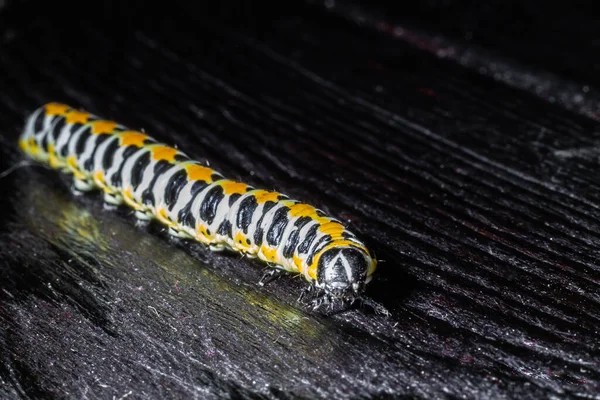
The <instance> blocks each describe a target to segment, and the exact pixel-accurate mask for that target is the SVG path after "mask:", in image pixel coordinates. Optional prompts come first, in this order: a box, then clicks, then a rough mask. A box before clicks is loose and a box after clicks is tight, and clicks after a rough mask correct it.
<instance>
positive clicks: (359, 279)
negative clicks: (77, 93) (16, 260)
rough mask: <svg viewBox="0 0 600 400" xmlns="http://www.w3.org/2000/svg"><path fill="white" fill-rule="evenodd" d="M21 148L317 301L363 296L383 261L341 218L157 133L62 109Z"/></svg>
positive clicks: (36, 121) (51, 107)
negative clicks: (220, 168)
mask: <svg viewBox="0 0 600 400" xmlns="http://www.w3.org/2000/svg"><path fill="white" fill-rule="evenodd" d="M19 146H20V148H21V149H22V150H23V151H24V152H25V153H26V154H28V155H29V156H30V157H31V158H33V159H35V160H38V161H40V162H43V163H46V164H48V165H49V166H50V167H52V168H54V169H57V170H60V171H63V172H66V173H70V174H72V175H73V186H74V188H75V189H76V190H77V191H90V190H93V189H99V190H101V191H102V192H103V194H104V201H105V202H106V203H107V204H111V205H119V204H123V203H124V204H126V205H127V206H129V207H130V208H132V209H133V210H134V211H135V215H136V217H137V218H139V219H142V220H151V219H155V220H157V221H159V222H160V223H162V224H164V225H165V226H167V227H168V228H169V233H170V234H171V235H174V236H177V237H181V238H185V239H193V240H196V241H198V242H201V243H204V244H206V245H208V246H210V248H211V250H213V251H221V250H232V251H237V252H240V253H243V254H244V255H246V256H248V257H251V258H254V257H256V258H259V259H260V260H262V261H264V262H266V263H268V264H269V265H271V266H274V267H276V268H277V269H275V270H273V271H278V270H279V271H287V272H291V273H297V274H301V275H302V276H303V277H304V278H305V279H306V281H308V282H309V283H310V286H309V287H308V288H307V289H308V291H311V292H313V293H315V295H314V296H315V300H314V301H315V304H317V305H320V304H323V303H327V302H332V301H337V300H342V301H347V300H351V301H353V300H355V299H357V298H360V296H361V294H362V292H363V291H364V289H365V285H366V283H368V282H369V281H370V280H371V277H372V275H373V272H374V271H375V268H376V260H375V258H374V257H373V256H372V255H371V253H370V252H369V250H368V249H367V248H366V246H365V245H364V244H363V243H362V242H361V241H360V240H358V239H357V238H356V237H355V235H354V234H353V233H351V232H350V231H349V230H347V229H346V228H345V227H344V226H343V225H342V223H341V222H340V221H338V220H336V219H334V218H332V217H329V216H327V215H325V213H324V212H323V211H321V210H319V209H317V208H315V207H313V206H311V205H308V204H305V203H301V202H299V201H296V200H292V199H290V198H288V197H287V196H285V195H283V194H281V193H277V192H273V191H267V190H261V189H256V188H254V187H252V186H250V185H246V184H244V183H241V182H237V181H233V180H229V179H226V178H225V177H223V175H221V174H220V173H219V172H217V171H215V170H213V169H211V168H209V167H207V166H205V165H202V164H201V163H199V162H197V161H194V160H192V159H190V158H189V157H188V156H187V155H186V154H184V153H183V152H181V151H179V150H177V149H175V148H173V147H171V146H168V145H165V144H163V143H159V142H157V141H156V140H154V139H153V138H151V137H150V136H148V135H147V134H145V133H143V132H138V131H134V130H130V129H128V128H126V127H124V126H122V125H120V124H118V123H116V122H113V121H108V120H105V119H102V118H99V117H97V116H95V115H93V114H91V113H88V112H85V111H82V110H78V109H75V108H72V107H70V106H68V105H65V104H61V103H48V104H46V105H44V106H42V107H40V108H39V109H37V110H36V111H34V112H33V113H32V114H31V115H30V116H29V118H28V119H27V121H26V123H25V128H24V130H23V133H22V135H21V137H20V140H19Z"/></svg>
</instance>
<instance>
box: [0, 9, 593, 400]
mask: <svg viewBox="0 0 600 400" xmlns="http://www.w3.org/2000/svg"><path fill="white" fill-rule="evenodd" d="M242 3H244V4H245V5H244V6H243V7H242V8H239V7H237V8H236V5H239V4H240V3H239V2H232V3H230V4H229V7H227V6H226V5H212V6H199V5H191V4H183V3H182V4H179V3H176V2H174V3H173V5H172V6H171V7H172V8H170V9H168V10H169V12H168V13H166V12H165V10H161V9H158V7H156V8H155V7H150V6H148V7H146V8H142V6H143V4H142V3H140V2H133V3H131V4H129V5H127V6H124V5H116V4H112V3H107V4H105V5H104V6H102V8H100V6H98V7H99V9H98V12H97V13H90V14H86V15H85V16H81V18H71V17H70V16H68V15H67V14H66V13H65V10H64V9H62V8H60V7H51V6H49V5H43V4H41V3H37V2H33V3H32V2H31V1H30V2H27V1H25V2H15V3H13V4H11V5H10V6H9V7H6V9H5V10H2V11H0V22H3V23H4V24H0V35H3V36H2V37H3V38H4V44H3V45H2V46H1V47H0V87H1V88H3V90H2V91H0V127H1V128H2V135H1V136H0V140H1V143H2V146H1V153H0V154H1V155H2V158H1V166H2V168H8V167H9V166H11V165H13V164H14V163H15V162H18V161H19V160H20V157H21V156H20V155H19V154H18V151H17V146H16V138H17V136H18V134H19V131H20V129H21V126H22V123H23V118H24V117H25V115H27V113H29V112H31V111H32V110H33V109H34V108H35V107H37V106H38V105H39V104H42V103H43V102H46V101H51V100H57V101H64V102H67V103H70V104H74V105H78V106H81V107H83V108H86V109H89V110H91V111H93V112H95V113H97V114H99V115H102V116H106V117H107V118H111V119H114V120H117V121H119V122H122V123H124V124H126V125H129V126H131V127H132V128H136V129H142V128H143V129H145V130H146V131H148V132H149V133H150V134H152V135H153V136H156V137H157V138H160V139H162V140H165V141H167V142H168V143H172V144H175V145H177V146H178V147H180V148H182V149H184V151H186V153H188V154H190V155H193V156H194V157H195V158H197V159H200V160H209V162H210V165H211V166H212V167H214V168H216V169H218V170H219V171H221V172H223V173H224V174H225V175H226V176H229V177H232V178H237V179H242V180H244V181H246V182H248V183H250V184H253V185H255V186H260V187H265V188H273V189H277V190H279V191H282V192H284V193H287V194H289V195H290V196H292V197H294V198H297V199H301V200H303V201H307V202H310V203H312V204H314V205H316V206H318V207H320V208H323V209H325V210H327V211H328V212H330V213H331V214H333V215H335V216H338V217H339V218H340V219H342V220H343V221H345V222H346V223H348V224H349V225H350V226H351V227H352V229H353V230H354V231H356V233H357V234H358V235H360V236H361V237H362V238H364V239H365V241H366V242H367V243H368V244H369V245H370V246H371V247H372V248H373V249H374V251H375V253H376V254H377V256H378V258H379V259H381V260H383V262H382V263H381V267H380V270H379V271H378V274H377V277H376V279H375V280H374V281H373V283H371V284H370V288H369V292H368V293H369V295H370V296H372V297H373V298H374V299H375V300H377V301H380V302H382V303H383V304H384V305H385V306H386V307H387V308H389V309H390V311H391V312H392V316H391V317H389V318H386V317H384V316H379V315H374V314H372V313H370V312H369V311H368V310H352V311H349V312H347V313H344V314H339V315H335V316H331V317H326V316H321V315H317V314H314V313H311V312H310V311H309V310H306V309H303V308H302V307H301V306H300V305H299V304H297V303H296V298H297V296H298V295H299V293H300V290H301V288H302V287H303V285H304V282H302V281H301V280H300V279H295V278H293V277H284V278H282V279H280V280H278V281H277V282H274V283H272V284H270V285H267V286H265V287H260V286H258V285H257V281H258V280H259V278H260V276H261V275H262V272H263V268H264V267H263V265H261V264H260V263H258V262H254V261H252V260H247V259H240V257H239V256H237V255H223V254H213V253H210V252H209V251H207V249H206V248H204V247H202V246H201V245H197V244H192V243H189V242H184V241H178V240H174V239H170V238H168V237H167V235H166V234H165V233H164V232H162V231H161V229H160V228H158V227H156V226H144V225H141V224H139V223H136V221H135V219H134V218H133V216H132V215H130V213H129V212H128V211H127V210H117V211H115V210H105V209H104V208H103V206H102V203H101V200H100V197H99V196H94V195H89V196H87V195H86V196H75V195H73V194H71V193H70V191H69V182H68V181H66V180H64V179H62V178H60V177H59V175H58V174H56V173H55V172H53V171H49V170H45V169H43V168H34V167H32V168H22V169H19V170H17V171H16V172H14V173H12V174H11V175H9V176H7V177H6V178H3V179H1V180H0V185H2V189H3V193H4V194H3V195H2V196H1V197H0V202H1V207H0V209H1V210H2V215H0V217H1V218H2V219H1V221H3V222H2V223H1V224H0V260H1V261H0V271H1V273H2V279H1V281H0V321H1V323H0V327H1V328H0V356H1V357H2V362H0V395H1V397H6V398H64V397H67V398H122V397H123V396H127V397H126V398H140V399H141V398H181V397H186V398H187V397H189V398H192V397H196V398H223V397H229V398H250V399H255V398H256V399H258V398H315V397H318V398H386V397H387V398H398V397H401V396H408V397H422V398H432V397H435V398H437V397H443V398H445V397H447V398H457V397H467V398H487V397H492V398H570V397H572V398H580V397H593V396H594V395H595V394H597V392H598V390H599V388H600V383H599V382H600V365H599V363H598V356H599V355H600V354H599V346H598V328H597V327H598V322H599V319H600V313H599V307H598V303H599V301H600V298H599V295H598V293H599V292H598V286H599V285H598V284H599V282H600V271H599V269H600V267H599V264H598V261H597V260H598V255H599V250H598V247H599V246H598V244H599V243H600V224H599V223H598V220H599V218H600V207H599V204H600V202H599V195H600V192H599V185H598V182H597V180H596V179H595V173H594V171H595V169H596V167H597V162H598V156H597V149H598V147H599V144H598V141H599V140H600V136H599V134H598V132H597V122H596V121H594V120H593V119H592V118H589V117H588V116H586V115H584V114H582V113H579V112H576V111H574V110H573V109H568V108H567V107H564V106H562V105H561V104H552V103H549V102H548V101H545V100H544V99H541V98H539V97H538V96H535V95H532V94H531V93H528V92H527V91H525V90H521V89H519V88H515V87H511V86H509V85H506V84H505V83H502V82H499V81H497V80H494V79H492V78H490V77H488V76H482V75H481V74H479V73H478V72H477V71H474V70H471V69H469V68H465V67H464V66H462V65H461V64H460V63H457V62H455V61H453V60H446V59H440V58H439V57H436V56H435V55H433V54H431V53H430V52H428V51H425V50H422V49H418V48H415V47H414V46H412V45H411V44H410V43H406V42H402V41H398V40H394V39H393V38H390V37H388V36H386V35H382V34H380V33H377V32H376V31H374V30H372V29H371V28H370V27H369V26H368V24H366V25H365V26H361V25H357V24H355V23H353V22H349V21H348V19H347V18H343V17H340V16H336V15H335V13H331V12H329V11H326V10H325V9H324V8H320V7H318V6H315V5H314V4H313V5H304V4H303V3H301V2H293V3H290V4H287V5H286V6H285V7H284V6H282V5H276V4H271V5H270V8H269V11H268V12H265V13H261V12H260V11H259V10H258V6H256V7H255V6H248V4H247V3H245V2H242ZM31 7H36V10H37V12H36V13H35V15H32V14H31V13H29V12H28V10H29V9H30V8H31ZM65 7H66V6H65ZM202 7H206V8H205V9H203V8H202ZM229 8H231V11H228V9H229ZM142 10H143V11H144V12H143V13H142ZM192 10H194V11H197V12H192ZM201 10H204V11H205V12H204V13H202V12H199V11H201ZM240 10H241V11H240ZM166 14H168V15H166ZM161 16H162V18H161ZM107 21H109V22H107ZM424 27H425V28H424V29H426V27H427V24H425V23H424ZM532 46H533V45H532ZM532 51H533V50H532ZM523 62H524V63H527V60H526V59H525V60H524V61H523ZM548 69H549V70H551V68H550V67H549V68H548Z"/></svg>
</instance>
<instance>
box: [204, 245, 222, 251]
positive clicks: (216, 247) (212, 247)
mask: <svg viewBox="0 0 600 400" xmlns="http://www.w3.org/2000/svg"><path fill="white" fill-rule="evenodd" d="M208 248H209V249H210V251H216V252H218V251H223V250H225V246H224V245H222V244H211V245H209V246H208Z"/></svg>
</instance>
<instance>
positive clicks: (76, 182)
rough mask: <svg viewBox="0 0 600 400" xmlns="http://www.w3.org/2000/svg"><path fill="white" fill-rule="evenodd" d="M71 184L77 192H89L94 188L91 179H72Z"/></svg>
mask: <svg viewBox="0 0 600 400" xmlns="http://www.w3.org/2000/svg"><path fill="white" fill-rule="evenodd" d="M73 186H74V187H75V190H77V191H79V192H89V191H90V190H92V189H93V188H94V181H93V180H91V179H77V178H74V179H73Z"/></svg>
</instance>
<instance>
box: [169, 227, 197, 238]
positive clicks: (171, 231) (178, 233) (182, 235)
mask: <svg viewBox="0 0 600 400" xmlns="http://www.w3.org/2000/svg"><path fill="white" fill-rule="evenodd" d="M169 235H171V236H174V237H177V238H180V239H193V237H192V236H191V235H190V234H189V233H187V232H186V231H183V230H181V229H177V228H176V227H174V226H171V227H169Z"/></svg>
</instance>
